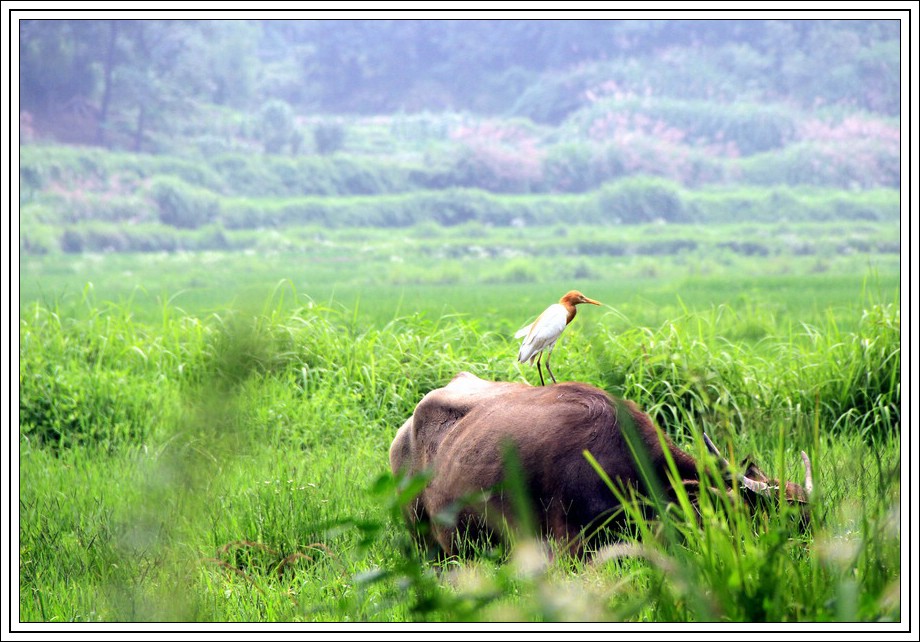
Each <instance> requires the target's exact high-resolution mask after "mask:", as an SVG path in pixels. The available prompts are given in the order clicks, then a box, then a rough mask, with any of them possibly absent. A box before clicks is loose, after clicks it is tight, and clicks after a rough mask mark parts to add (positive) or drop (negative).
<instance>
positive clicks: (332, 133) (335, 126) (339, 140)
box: [313, 123, 345, 155]
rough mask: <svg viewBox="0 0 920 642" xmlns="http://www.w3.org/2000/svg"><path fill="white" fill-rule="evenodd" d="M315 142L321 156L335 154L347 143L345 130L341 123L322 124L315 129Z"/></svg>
mask: <svg viewBox="0 0 920 642" xmlns="http://www.w3.org/2000/svg"><path fill="white" fill-rule="evenodd" d="M313 142H314V143H315V145H316V151H317V152H319V153H320V154H323V155H327V154H334V153H335V152H337V151H339V150H340V149H342V146H343V144H344V143H345V128H344V127H343V126H342V125H340V124H339V123H320V124H318V125H315V126H314V127H313Z"/></svg>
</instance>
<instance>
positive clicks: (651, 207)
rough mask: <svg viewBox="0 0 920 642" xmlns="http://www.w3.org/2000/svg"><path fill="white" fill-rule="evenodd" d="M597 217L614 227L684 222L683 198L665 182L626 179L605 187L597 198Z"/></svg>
mask: <svg viewBox="0 0 920 642" xmlns="http://www.w3.org/2000/svg"><path fill="white" fill-rule="evenodd" d="M597 207H598V209H599V210H600V213H601V214H600V216H601V217H602V218H603V219H605V220H608V221H611V222H614V223H617V222H621V223H627V224H629V223H649V222H652V221H657V220H662V221H667V222H671V223H678V222H681V221H684V220H686V218H687V215H686V209H685V207H684V200H683V195H682V194H681V192H680V190H679V189H678V187H677V186H676V185H674V184H673V183H671V182H669V181H665V180H660V179H648V178H630V179H623V180H620V181H616V182H614V183H611V184H608V185H605V186H604V187H603V188H602V189H601V190H600V191H599V192H598V194H597Z"/></svg>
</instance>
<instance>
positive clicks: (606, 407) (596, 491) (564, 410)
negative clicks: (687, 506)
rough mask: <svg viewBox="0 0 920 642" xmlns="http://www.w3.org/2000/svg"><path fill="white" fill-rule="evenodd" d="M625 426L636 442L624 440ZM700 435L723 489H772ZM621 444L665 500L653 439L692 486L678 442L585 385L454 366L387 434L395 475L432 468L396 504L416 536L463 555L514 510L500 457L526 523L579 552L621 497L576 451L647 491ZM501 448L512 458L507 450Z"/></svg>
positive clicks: (757, 495) (791, 489)
mask: <svg viewBox="0 0 920 642" xmlns="http://www.w3.org/2000/svg"><path fill="white" fill-rule="evenodd" d="M627 427H631V428H632V429H634V430H631V431H630V430H628V429H627ZM627 433H628V434H627ZM629 435H635V436H636V437H637V439H633V440H632V441H631V442H628V441H627V438H628V437H629ZM705 439H706V443H707V446H708V448H709V450H710V451H711V452H713V454H715V455H716V456H718V457H719V460H720V461H721V464H722V466H723V470H724V471H725V479H723V480H721V481H720V482H718V483H722V484H724V485H725V487H726V488H728V489H729V490H728V494H732V493H733V492H734V491H733V490H732V489H733V488H737V489H738V494H740V495H741V496H743V497H744V498H745V500H747V501H749V502H751V503H754V502H755V501H759V500H760V499H762V498H763V497H764V496H767V495H771V494H775V493H776V491H777V490H778V485H777V483H776V482H775V481H773V480H770V479H769V478H767V477H766V476H765V475H764V474H763V473H762V472H761V471H760V470H759V469H757V468H756V467H755V466H749V467H748V468H747V470H746V472H745V473H743V474H737V475H735V479H736V483H734V484H732V474H731V473H729V472H728V462H727V461H726V460H724V459H723V458H721V456H720V455H719V454H718V451H717V450H716V448H715V446H714V445H713V444H712V442H711V441H709V438H708V437H706V438H705ZM630 443H632V444H633V448H634V449H636V448H638V450H637V452H641V453H642V454H643V456H644V457H643V458H644V459H646V461H647V464H646V466H645V470H650V471H653V474H654V477H655V478H657V485H658V487H659V489H661V490H663V491H664V493H665V498H667V496H668V495H669V494H670V495H671V496H672V497H673V488H674V486H673V485H672V484H671V483H670V482H669V477H668V470H669V464H668V463H667V457H666V455H665V451H664V447H663V446H662V443H664V444H665V446H666V448H667V451H668V453H669V454H670V457H671V459H672V460H673V465H674V468H675V469H676V473H677V478H678V479H679V480H680V482H679V483H680V484H682V485H683V486H684V487H685V488H687V489H688V491H689V493H692V492H694V489H695V491H696V492H698V491H699V484H700V481H701V480H700V477H701V472H700V466H699V465H698V464H697V461H696V460H695V459H694V458H693V457H691V456H690V455H689V454H687V453H686V452H684V451H682V450H680V449H679V448H677V447H676V446H675V445H674V444H673V443H672V442H671V441H670V440H669V439H668V438H667V437H666V436H664V435H663V433H662V432H661V431H660V430H659V429H658V428H656V426H655V424H654V423H653V422H652V420H651V418H649V416H648V415H646V414H645V413H643V412H642V411H641V410H640V409H639V408H638V407H637V406H636V405H635V404H634V403H632V402H629V401H623V400H617V399H614V398H613V397H611V396H610V395H608V394H607V393H606V392H605V391H603V390H600V389H598V388H595V387H593V386H590V385H587V384H584V383H560V384H557V385H555V386H550V387H538V386H530V385H527V384H522V383H507V382H492V381H485V380H483V379H480V378H478V377H476V376H474V375H472V374H469V373H467V372H461V373H460V374H458V375H457V376H456V377H454V379H453V380H452V381H451V382H450V383H449V384H448V385H447V386H445V387H443V388H439V389H437V390H433V391H431V392H429V393H428V394H427V395H425V397H424V398H423V399H422V400H421V402H419V404H418V406H417V407H416V409H415V412H414V413H413V414H412V416H411V417H410V418H409V419H408V420H407V421H406V422H405V423H404V424H403V425H402V427H401V428H400V429H399V431H398V432H397V434H396V437H395V438H394V440H393V444H392V445H391V447H390V466H391V468H392V470H393V472H394V474H400V473H401V474H403V475H407V476H414V475H418V474H420V473H424V472H426V471H427V472H428V473H429V474H430V475H431V478H430V482H429V483H428V484H427V486H426V487H425V489H424V490H423V491H422V492H421V494H419V495H418V496H417V497H416V498H415V499H414V501H413V502H412V503H410V504H409V505H408V506H407V507H406V508H405V511H404V512H405V514H406V518H407V520H408V521H409V523H410V525H411V526H414V527H415V528H414V530H415V532H416V534H417V535H418V536H419V537H421V538H422V539H423V541H425V542H426V543H428V544H429V545H432V546H434V547H438V546H439V547H440V549H442V551H443V552H444V553H447V554H455V553H458V552H460V550H459V547H458V544H459V542H460V540H464V539H466V538H473V539H480V538H486V539H488V540H491V541H493V542H494V541H496V539H497V538H498V537H500V536H501V533H500V531H501V529H502V527H503V525H504V524H508V523H510V524H514V523H515V514H516V511H518V508H519V507H516V506H514V505H513V504H514V498H513V497H512V496H511V493H508V492H503V491H502V489H501V488H502V484H503V482H505V481H506V475H505V472H506V465H507V464H508V462H509V461H516V462H517V464H518V465H519V467H520V470H521V473H522V474H521V475H520V477H521V478H522V484H523V487H524V489H525V490H526V494H527V495H529V499H530V506H531V507H532V513H533V518H534V526H535V527H537V528H538V529H539V531H540V533H541V534H542V535H543V536H544V537H550V538H554V539H556V540H558V541H560V542H562V543H563V545H564V546H566V547H568V548H569V550H571V551H573V552H577V551H583V547H584V543H585V535H586V534H587V533H588V532H589V529H591V528H594V527H596V526H598V525H600V524H601V523H602V522H603V521H604V520H605V519H607V518H608V517H609V516H611V515H613V514H614V513H615V512H616V509H617V508H618V507H619V506H620V502H619V501H618V500H617V498H616V496H615V495H614V493H612V492H611V490H610V488H609V487H608V486H607V484H606V483H605V481H604V480H603V479H602V478H601V476H600V475H598V473H597V471H596V470H594V468H593V467H592V466H591V464H590V463H589V461H588V460H587V458H586V457H585V455H584V451H588V452H590V453H591V455H592V456H593V457H594V458H595V459H596V461H597V462H598V463H599V464H600V466H601V467H602V468H603V470H604V471H605V472H606V474H607V475H608V476H609V478H610V479H611V480H613V481H614V482H615V484H617V485H618V486H619V487H620V488H622V489H624V490H625V491H626V492H629V489H630V488H632V489H634V490H636V491H638V492H640V493H643V494H647V493H648V492H649V490H650V488H649V484H646V483H643V479H642V474H641V471H640V468H639V466H638V465H637V463H636V458H635V457H634V456H633V455H632V454H631V452H632V451H631V449H630ZM509 445H510V446H511V447H513V452H514V453H515V456H516V459H514V460H509V459H508V458H507V455H506V453H507V452H508V446H509ZM802 456H803V460H804V462H805V469H806V477H805V487H804V488H802V487H801V486H799V485H797V484H793V483H787V484H786V487H785V497H786V499H787V500H788V501H789V502H792V503H800V504H804V503H807V500H808V495H809V494H810V492H811V466H810V463H809V461H808V458H807V456H806V455H805V453H804V452H803V453H802ZM709 477H710V476H707V479H709ZM655 484H656V482H651V485H655ZM668 491H671V492H670V493H669V492H668ZM689 493H688V494H689ZM621 518H622V516H621Z"/></svg>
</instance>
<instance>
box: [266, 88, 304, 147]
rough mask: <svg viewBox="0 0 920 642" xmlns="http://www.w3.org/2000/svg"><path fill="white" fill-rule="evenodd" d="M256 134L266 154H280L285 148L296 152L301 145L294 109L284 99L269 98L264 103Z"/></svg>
mask: <svg viewBox="0 0 920 642" xmlns="http://www.w3.org/2000/svg"><path fill="white" fill-rule="evenodd" d="M255 135H256V138H258V140H259V141H260V142H261V143H262V147H263V148H264V149H265V153H266V154H278V153H280V152H281V151H282V150H283V149H285V148H290V149H291V150H292V151H293V152H295V153H296V152H297V150H298V149H299V148H300V145H301V134H300V132H298V131H297V128H296V126H295V124H294V110H293V109H292V108H291V106H290V105H289V104H287V103H286V102H284V101H283V100H277V99H275V100H269V101H266V102H265V103H264V104H263V105H262V107H261V109H260V110H259V114H258V116H257V117H256V121H255Z"/></svg>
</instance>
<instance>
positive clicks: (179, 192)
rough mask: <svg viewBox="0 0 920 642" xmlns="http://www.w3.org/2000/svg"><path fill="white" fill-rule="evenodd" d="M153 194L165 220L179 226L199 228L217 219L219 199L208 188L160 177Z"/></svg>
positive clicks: (152, 191) (151, 193)
mask: <svg viewBox="0 0 920 642" xmlns="http://www.w3.org/2000/svg"><path fill="white" fill-rule="evenodd" d="M150 195H151V198H152V199H153V201H154V203H155V204H156V207H157V210H158V211H159V218H160V221H161V222H162V223H165V224H166V225H172V226H173V227H178V228H191V229H194V228H198V227H201V226H202V225H205V224H207V223H211V222H213V221H214V220H216V219H217V217H218V215H219V213H220V201H219V200H218V198H217V197H216V196H215V195H214V194H212V193H211V192H209V191H208V190H205V189H202V188H198V187H194V186H192V185H189V184H188V183H186V182H185V181H183V180H181V179H176V178H169V177H158V178H157V179H155V180H154V181H153V182H152V184H151V186H150Z"/></svg>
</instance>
